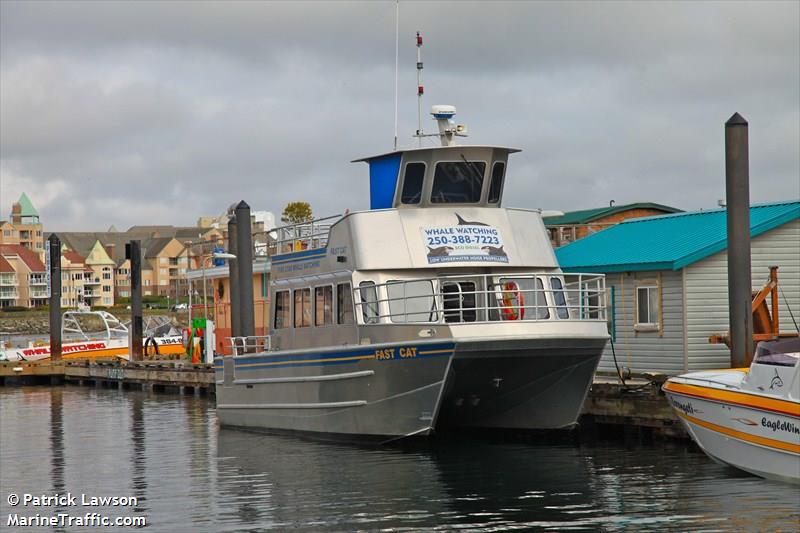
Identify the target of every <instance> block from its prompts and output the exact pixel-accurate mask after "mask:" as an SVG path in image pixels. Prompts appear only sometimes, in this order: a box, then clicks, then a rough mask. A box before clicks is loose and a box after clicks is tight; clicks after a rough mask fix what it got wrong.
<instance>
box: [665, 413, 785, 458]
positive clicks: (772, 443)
mask: <svg viewBox="0 0 800 533" xmlns="http://www.w3.org/2000/svg"><path fill="white" fill-rule="evenodd" d="M676 413H677V414H678V416H680V417H681V418H683V419H684V420H687V421H689V422H691V423H692V424H697V425H698V426H701V427H704V428H706V429H710V430H711V431H715V432H717V433H722V434H723V435H727V436H729V437H733V438H734V439H739V440H743V441H746V442H752V443H753V444H758V445H761V446H765V447H767V448H772V449H774V450H782V451H784V452H789V453H794V454H800V445H797V444H792V443H789V442H783V441H780V440H775V439H768V438H766V437H760V436H758V435H751V434H750V433H745V432H743V431H739V430H736V429H731V428H727V427H725V426H720V425H717V424H714V423H712V422H707V421H705V420H700V419H699V418H695V417H693V416H689V415H687V414H685V413H682V412H680V411H676Z"/></svg>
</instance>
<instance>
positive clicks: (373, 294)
mask: <svg viewBox="0 0 800 533" xmlns="http://www.w3.org/2000/svg"><path fill="white" fill-rule="evenodd" d="M358 288H359V293H360V296H361V315H362V318H363V319H364V324H377V323H378V322H379V317H380V313H379V312H378V289H377V287H375V282H374V281H362V282H361V283H359V284H358Z"/></svg>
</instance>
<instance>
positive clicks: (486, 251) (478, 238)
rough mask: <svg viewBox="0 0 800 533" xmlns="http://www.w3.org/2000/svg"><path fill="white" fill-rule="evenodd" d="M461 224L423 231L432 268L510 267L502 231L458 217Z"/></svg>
mask: <svg viewBox="0 0 800 533" xmlns="http://www.w3.org/2000/svg"><path fill="white" fill-rule="evenodd" d="M456 217H457V219H458V224H456V225H454V226H444V227H427V228H422V238H423V240H424V242H425V246H426V247H427V257H428V264H437V263H456V262H461V261H480V262H483V263H486V262H490V263H508V254H506V252H505V250H504V249H503V246H504V245H503V236H502V235H501V234H500V230H498V229H497V228H495V227H493V226H490V225H488V224H484V223H483V222H467V221H466V220H464V219H463V218H461V217H460V216H459V215H458V214H456Z"/></svg>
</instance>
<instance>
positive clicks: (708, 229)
mask: <svg viewBox="0 0 800 533" xmlns="http://www.w3.org/2000/svg"><path fill="white" fill-rule="evenodd" d="M726 217H727V213H726V210H725V209H724V208H723V209H713V210H709V211H695V212H690V213H676V214H672V215H661V216H655V217H647V218H637V219H631V220H626V221H625V222H622V223H620V224H617V225H615V226H611V227H610V228H608V229H605V230H602V231H600V232H598V233H595V234H593V235H590V236H588V237H585V238H583V239H580V240H577V241H575V242H573V243H571V244H568V245H566V246H563V247H561V248H558V249H557V250H556V257H557V258H558V263H559V264H560V265H561V268H562V269H563V270H564V271H565V272H570V271H571V272H577V271H592V272H631V271H641V270H679V269H681V268H683V267H685V266H686V265H690V264H692V263H695V262H697V261H700V260H701V259H704V258H706V257H708V256H710V255H713V254H715V253H717V252H720V251H722V250H725V249H726V248H727V247H728V236H727V218H726ZM798 218H800V201H798V200H793V201H786V202H774V203H768V204H758V205H752V206H750V236H751V237H756V236H758V235H761V234H762V233H764V232H767V231H769V230H771V229H773V228H776V227H778V226H781V225H783V224H786V223H787V222H790V221H792V220H796V219H798Z"/></svg>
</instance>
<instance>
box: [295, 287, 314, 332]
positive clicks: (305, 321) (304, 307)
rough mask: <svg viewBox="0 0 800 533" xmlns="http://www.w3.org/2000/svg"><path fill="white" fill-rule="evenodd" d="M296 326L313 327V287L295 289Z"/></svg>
mask: <svg viewBox="0 0 800 533" xmlns="http://www.w3.org/2000/svg"><path fill="white" fill-rule="evenodd" d="M294 327H296V328H308V327H311V289H295V290H294Z"/></svg>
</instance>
